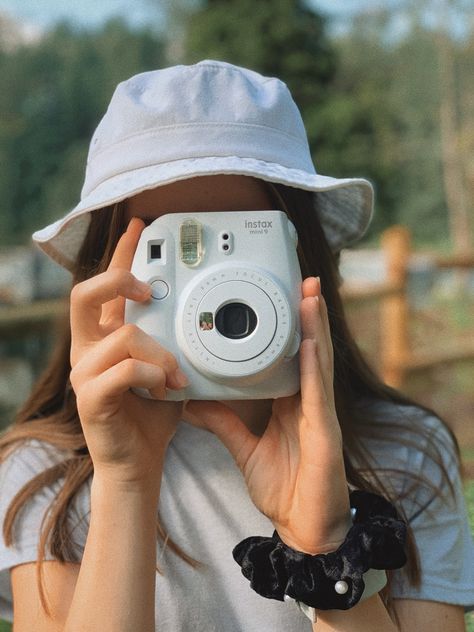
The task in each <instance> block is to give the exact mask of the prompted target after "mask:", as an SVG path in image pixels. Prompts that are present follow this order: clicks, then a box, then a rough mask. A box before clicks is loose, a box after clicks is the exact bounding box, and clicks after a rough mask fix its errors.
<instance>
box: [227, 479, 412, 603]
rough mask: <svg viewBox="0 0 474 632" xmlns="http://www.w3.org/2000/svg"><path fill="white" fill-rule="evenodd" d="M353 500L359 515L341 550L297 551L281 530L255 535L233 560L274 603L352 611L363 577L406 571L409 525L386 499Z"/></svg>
mask: <svg viewBox="0 0 474 632" xmlns="http://www.w3.org/2000/svg"><path fill="white" fill-rule="evenodd" d="M349 498H350V504H351V507H354V508H355V509H356V515H355V518H353V525H352V527H351V528H350V530H349V532H348V534H347V536H346V539H345V540H344V542H343V543H342V544H341V545H340V547H339V548H338V549H337V550H336V551H333V552H331V553H327V554H325V555H322V554H321V555H309V554H307V553H302V552H301V551H295V550H293V549H292V548H290V547H289V546H287V545H286V544H284V542H282V540H281V539H280V537H279V535H278V533H277V532H276V531H274V532H273V535H272V537H271V538H265V537H260V536H253V537H250V538H246V539H245V540H242V542H239V544H237V546H236V547H235V548H234V549H233V551H232V555H233V557H234V560H235V561H236V562H237V564H239V565H240V566H241V567H242V574H243V575H244V576H245V577H246V578H247V579H249V580H250V587H251V588H253V590H255V591H256V592H257V593H258V594H259V595H262V596H263V597H268V598H269V599H278V600H280V601H284V597H285V595H288V596H290V597H292V598H293V599H296V600H297V601H301V602H302V603H305V604H307V605H308V606H312V607H313V608H317V609H319V610H333V609H337V610H348V609H349V608H352V607H353V606H355V605H356V604H357V603H358V601H359V600H360V598H361V596H362V593H363V592H364V587H365V584H364V580H363V578H362V575H363V573H365V572H366V571H367V570H368V569H369V568H375V569H384V570H388V569H394V568H401V567H402V566H404V565H405V563H406V561H407V558H406V554H405V540H406V524H405V522H403V520H401V518H400V516H399V515H398V513H397V511H396V509H395V507H394V506H393V505H392V504H391V503H390V502H389V501H388V500H386V499H385V498H383V497H382V496H378V495H377V494H372V493H369V492H363V491H359V490H357V491H353V492H351V493H350V495H349ZM340 581H342V582H346V584H347V592H345V593H344V594H339V593H338V592H336V583H337V582H340ZM343 586H344V585H343ZM344 588H345V586H344Z"/></svg>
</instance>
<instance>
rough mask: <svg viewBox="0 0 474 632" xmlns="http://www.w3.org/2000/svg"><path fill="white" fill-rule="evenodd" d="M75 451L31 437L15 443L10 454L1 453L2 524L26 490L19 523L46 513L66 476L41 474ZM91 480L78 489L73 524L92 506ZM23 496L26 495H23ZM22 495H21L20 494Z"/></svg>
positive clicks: (0, 504) (80, 519)
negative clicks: (90, 494)
mask: <svg viewBox="0 0 474 632" xmlns="http://www.w3.org/2000/svg"><path fill="white" fill-rule="evenodd" d="M72 455H73V453H72V452H71V451H69V450H62V449H59V448H58V447H56V446H55V445H53V444H52V443H49V442H47V441H42V440H38V439H28V440H25V441H24V442H22V443H20V444H18V445H15V446H14V447H13V449H11V450H9V451H8V453H7V454H5V455H2V457H1V459H2V460H1V462H0V489H1V493H0V526H1V524H2V523H3V521H4V519H5V516H6V513H7V511H8V509H9V507H10V505H11V504H12V502H14V501H15V499H16V498H17V497H18V494H20V493H21V492H22V490H24V489H25V496H24V500H23V504H22V514H21V517H19V520H20V524H19V525H18V529H20V528H21V526H22V525H25V526H26V525H28V523H29V522H30V521H33V522H35V523H36V521H37V520H38V519H39V518H40V517H42V516H43V514H44V513H45V511H47V509H48V508H49V507H50V506H51V504H52V502H53V501H54V500H56V498H57V496H58V494H59V492H60V491H61V489H62V487H63V485H64V475H63V474H62V473H58V475H57V477H54V480H52V481H51V479H49V478H48V477H47V476H44V477H42V475H43V474H46V473H47V472H48V470H50V469H51V468H53V467H54V466H56V465H59V464H60V463H62V462H64V461H66V460H68V459H69V458H71V456H72ZM35 479H37V481H36V483H34V486H33V490H34V491H32V493H31V495H30V494H29V493H28V494H27V493H26V492H27V489H28V487H27V486H29V485H30V484H31V485H33V481H34V480H35ZM89 489H90V483H88V484H85V485H83V486H82V487H81V488H80V489H79V490H78V492H77V494H76V496H75V498H74V502H73V503H71V505H70V506H69V512H70V516H71V518H72V520H73V522H74V523H78V522H80V521H82V520H83V519H84V515H85V514H86V513H87V511H88V508H89V502H88V499H89ZM22 496H23V495H22ZM19 498H21V497H19Z"/></svg>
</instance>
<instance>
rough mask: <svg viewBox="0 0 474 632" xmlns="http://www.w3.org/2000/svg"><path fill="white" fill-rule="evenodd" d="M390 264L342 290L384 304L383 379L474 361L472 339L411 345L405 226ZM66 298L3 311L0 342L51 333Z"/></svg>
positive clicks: (394, 240)
mask: <svg viewBox="0 0 474 632" xmlns="http://www.w3.org/2000/svg"><path fill="white" fill-rule="evenodd" d="M381 245H382V249H383V251H384V257H385V264H386V280H385V281H384V282H382V283H377V284H375V283H373V284H371V285H370V286H365V287H362V288H361V287H353V286H351V285H349V286H343V288H342V296H343V300H344V302H345V303H346V304H348V305H353V304H356V305H360V304H362V303H365V302H367V301H376V302H377V303H380V357H381V373H382V379H383V380H384V381H385V382H386V383H387V384H390V385H392V386H394V387H396V388H399V387H401V386H402V385H403V383H404V381H405V380H406V379H407V377H408V376H409V374H410V373H411V372H414V371H423V370H426V369H428V368H430V367H432V366H435V365H437V364H440V363H451V362H459V361H465V360H472V359H473V358H474V340H472V342H470V343H468V344H466V343H464V344H463V345H462V347H456V346H455V344H454V343H453V346H452V347H451V348H449V349H447V350H444V351H442V352H441V351H438V352H434V351H432V350H430V349H428V350H426V351H423V350H421V351H419V350H413V345H411V344H410V330H409V302H408V272H409V263H410V258H411V257H412V254H413V253H412V251H411V245H410V233H409V231H408V230H407V229H406V228H404V227H402V226H393V227H391V228H389V229H388V230H386V231H385V232H384V234H383V235H382V239H381ZM432 265H433V266H435V267H436V268H455V269H472V268H473V267H474V253H471V254H465V255H459V256H450V257H436V258H433V261H432ZM66 309H67V304H66V301H65V300H64V299H56V300H48V301H37V302H35V303H32V304H29V305H15V306H3V307H0V339H2V338H3V339H5V338H9V339H12V338H21V337H24V336H28V335H35V334H37V333H40V332H41V331H44V330H46V331H47V330H49V329H50V328H51V327H52V326H53V324H54V323H55V322H56V320H58V319H60V318H61V317H63V316H64V315H65V313H66Z"/></svg>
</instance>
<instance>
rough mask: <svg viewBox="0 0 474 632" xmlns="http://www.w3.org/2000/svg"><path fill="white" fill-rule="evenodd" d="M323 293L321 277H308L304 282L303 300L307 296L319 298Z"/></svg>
mask: <svg viewBox="0 0 474 632" xmlns="http://www.w3.org/2000/svg"><path fill="white" fill-rule="evenodd" d="M320 293H321V282H320V279H319V277H307V278H306V279H305V280H304V281H303V286H302V294H303V298H306V297H307V296H319V294H320Z"/></svg>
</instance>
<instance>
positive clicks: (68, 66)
mask: <svg viewBox="0 0 474 632" xmlns="http://www.w3.org/2000/svg"><path fill="white" fill-rule="evenodd" d="M162 63H163V44H162V42H161V41H160V40H158V39H157V37H156V36H155V35H153V34H152V33H151V32H149V31H141V32H137V31H131V30H130V29H129V28H128V27H127V26H126V25H125V24H124V23H123V22H121V21H119V20H113V21H111V22H109V23H108V24H107V25H106V26H105V27H104V28H103V29H102V30H100V31H95V32H87V31H77V30H74V29H72V28H71V27H70V26H68V25H67V24H61V25H59V26H57V27H56V28H55V29H54V30H53V31H52V32H51V33H49V34H48V35H47V36H46V37H45V38H44V39H42V40H41V41H40V42H39V43H38V44H37V45H35V46H28V47H26V46H25V47H21V48H19V49H17V50H15V51H14V52H11V53H5V52H3V53H1V54H0V82H1V84H2V91H1V93H0V121H1V123H0V158H1V162H2V170H1V172H0V199H1V200H2V213H1V216H0V240H3V241H4V243H7V242H8V243H10V244H11V243H22V242H25V241H27V240H28V239H29V235H30V233H31V232H32V230H34V229H37V228H40V227H41V226H43V225H44V224H45V223H47V222H49V221H51V220H53V219H56V218H57V217H58V216H59V215H62V214H64V212H65V211H67V210H68V209H69V208H70V207H71V206H73V205H75V204H76V203H77V201H78V199H79V194H80V187H81V184H82V181H83V177H84V168H85V162H86V155H87V148H88V144H89V140H90V137H91V135H92V132H93V130H94V128H95V127H96V125H97V123H98V122H99V120H100V118H101V116H102V115H103V113H104V111H105V108H106V106H107V103H108V102H109V100H110V97H111V95H112V92H113V89H114V88H115V86H116V84H117V83H118V82H119V81H121V80H123V79H126V78H128V77H129V76H131V75H132V74H135V73H137V72H141V71H144V70H149V69H151V68H156V67H158V66H160V65H162Z"/></svg>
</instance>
